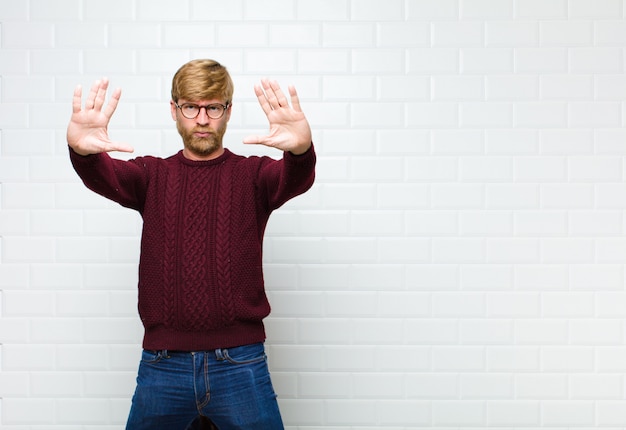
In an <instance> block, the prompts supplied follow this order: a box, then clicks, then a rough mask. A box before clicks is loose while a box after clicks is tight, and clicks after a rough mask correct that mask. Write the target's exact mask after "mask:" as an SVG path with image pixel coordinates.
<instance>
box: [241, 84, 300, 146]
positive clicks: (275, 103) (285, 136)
mask: <svg viewBox="0 0 626 430" xmlns="http://www.w3.org/2000/svg"><path fill="white" fill-rule="evenodd" d="M261 84H262V86H260V85H256V86H255V87H254V92H255V94H256V96H257V99H258V100H259V103H260V105H261V108H262V109H263V112H265V115H266V116H267V119H268V121H269V125H270V128H269V134H267V135H265V136H259V135H253V136H248V137H246V138H245V139H244V143H250V144H261V145H266V146H271V147H273V148H277V149H281V150H283V151H290V152H292V153H294V154H303V153H304V152H306V151H307V150H308V149H309V147H310V146H311V127H310V126H309V122H308V121H307V119H306V117H305V115H304V113H303V112H302V109H301V107H300V100H299V98H298V94H297V92H296V89H295V88H294V87H293V86H290V87H289V95H290V98H291V106H290V105H289V101H288V100H287V97H286V96H285V94H284V93H283V92H282V90H281V89H280V87H279V85H278V83H277V82H276V81H268V80H263V81H262V82H261Z"/></svg>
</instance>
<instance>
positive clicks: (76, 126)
mask: <svg viewBox="0 0 626 430" xmlns="http://www.w3.org/2000/svg"><path fill="white" fill-rule="evenodd" d="M108 87H109V81H108V79H106V78H104V79H102V80H99V81H96V82H95V83H94V84H93V86H92V87H91V90H90V91H89V95H88V96H87V100H86V101H85V107H84V109H83V107H82V95H83V90H82V87H81V86H80V85H79V86H77V87H76V89H75V90H74V98H73V99H72V116H71V118H70V123H69V125H68V126H67V143H68V145H69V146H70V147H71V148H72V149H73V150H74V151H75V152H76V153H78V154H80V155H89V154H99V153H102V152H110V151H121V152H133V148H132V147H131V146H128V145H126V144H122V143H115V142H111V140H110V139H109V133H108V131H107V129H108V126H109V121H110V120H111V116H113V113H114V112H115V109H116V108H117V104H118V102H119V100H120V96H121V95H122V91H121V90H120V89H116V90H115V91H113V93H112V94H111V98H110V100H109V101H108V103H107V104H106V106H105V103H104V101H105V98H106V93H107V89H108Z"/></svg>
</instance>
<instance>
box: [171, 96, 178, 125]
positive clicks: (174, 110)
mask: <svg viewBox="0 0 626 430" xmlns="http://www.w3.org/2000/svg"><path fill="white" fill-rule="evenodd" d="M176 110H178V108H177V107H176V103H174V100H170V111H171V113H172V119H173V120H174V121H176V120H177V115H176V113H177V112H176Z"/></svg>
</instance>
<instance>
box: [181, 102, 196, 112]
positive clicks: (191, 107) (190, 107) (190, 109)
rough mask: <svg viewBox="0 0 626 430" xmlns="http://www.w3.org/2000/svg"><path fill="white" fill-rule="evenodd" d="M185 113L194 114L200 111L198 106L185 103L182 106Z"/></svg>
mask: <svg viewBox="0 0 626 430" xmlns="http://www.w3.org/2000/svg"><path fill="white" fill-rule="evenodd" d="M181 107H182V109H183V110H184V111H185V112H189V113H194V112H197V111H198V106H197V105H194V104H189V103H185V104H184V105H182V106H181Z"/></svg>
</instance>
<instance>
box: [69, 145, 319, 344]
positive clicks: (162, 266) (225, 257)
mask: <svg viewBox="0 0 626 430" xmlns="http://www.w3.org/2000/svg"><path fill="white" fill-rule="evenodd" d="M70 159H71V161H72V164H73V166H74V169H75V170H76V172H77V173H78V175H79V176H80V178H81V179H82V180H83V182H84V183H85V185H86V186H87V187H88V188H89V189H91V190H93V191H95V192H96V193H98V194H101V195H102V196H104V197H107V198H109V199H111V200H113V201H115V202H117V203H119V204H121V205H122V206H125V207H128V208H131V209H135V210H137V211H139V213H140V214H141V216H142V218H143V231H142V236H141V254H140V260H139V299H138V300H139V315H140V317H141V321H142V323H143V325H144V329H145V333H144V339H143V347H144V348H145V349H150V350H161V349H168V350H182V351H199V350H210V349H215V348H229V347H235V346H241V345H247V344H250V343H256V342H262V341H263V340H265V330H264V326H263V318H265V317H266V316H267V315H268V314H269V312H270V305H269V303H268V300H267V297H266V295H265V286H264V282H263V270H262V245H263V235H264V231H265V227H266V225H267V221H268V219H269V216H270V214H271V212H272V211H273V210H274V209H276V208H278V207H280V206H281V205H283V204H284V203H285V202H287V201H288V200H289V199H291V198H292V197H295V196H297V195H298V194H301V193H303V192H305V191H306V190H308V189H309V188H310V187H311V186H312V184H313V180H314V176H315V160H316V156H315V151H314V149H313V147H311V149H309V150H308V151H307V152H306V153H304V154H302V155H293V154H291V153H289V152H285V153H284V154H283V158H282V159H281V160H274V159H272V158H269V157H243V156H239V155H235V154H233V153H232V152H230V151H229V150H225V152H224V154H222V155H221V156H220V157H219V158H217V159H215V160H210V161H191V160H188V159H186V158H185V157H184V156H183V154H182V151H180V152H178V153H177V154H175V155H173V156H171V157H169V158H165V159H163V158H157V157H138V158H136V159H133V160H130V161H122V160H117V159H114V158H111V157H109V155H108V154H106V153H105V154H98V155H89V156H85V157H83V156H80V155H78V154H76V153H75V152H74V151H73V150H71V149H70Z"/></svg>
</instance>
